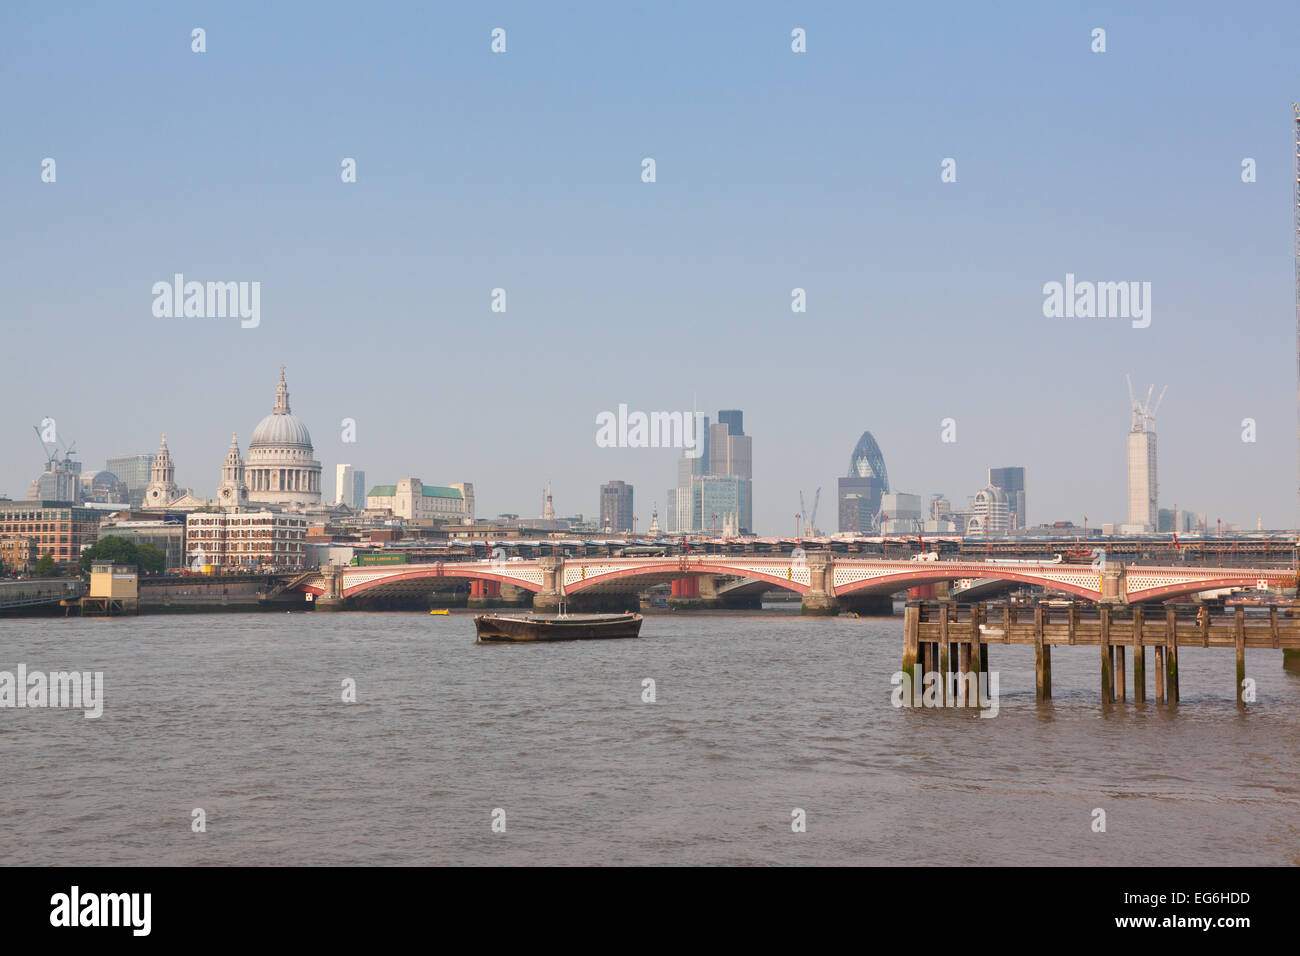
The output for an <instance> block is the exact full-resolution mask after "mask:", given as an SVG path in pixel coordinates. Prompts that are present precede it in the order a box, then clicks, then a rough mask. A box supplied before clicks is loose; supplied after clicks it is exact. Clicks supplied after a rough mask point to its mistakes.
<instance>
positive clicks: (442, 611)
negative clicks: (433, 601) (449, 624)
mask: <svg viewBox="0 0 1300 956" xmlns="http://www.w3.org/2000/svg"><path fill="white" fill-rule="evenodd" d="M429 613H430V614H450V613H451V612H450V611H448V610H447V609H446V608H445V607H442V608H437V607H436V608H434V609H433V610H432V611H430V612H429Z"/></svg>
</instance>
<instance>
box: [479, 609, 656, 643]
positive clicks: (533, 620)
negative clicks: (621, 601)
mask: <svg viewBox="0 0 1300 956" xmlns="http://www.w3.org/2000/svg"><path fill="white" fill-rule="evenodd" d="M641 620H642V618H641V615H640V614H572V615H564V616H560V615H555V616H548V615H525V614H480V615H478V616H477V617H475V618H474V627H475V629H476V630H477V631H478V640H479V643H480V644H512V643H525V642H536V641H592V640H601V639H604V638H619V637H637V636H639V635H640V633H641Z"/></svg>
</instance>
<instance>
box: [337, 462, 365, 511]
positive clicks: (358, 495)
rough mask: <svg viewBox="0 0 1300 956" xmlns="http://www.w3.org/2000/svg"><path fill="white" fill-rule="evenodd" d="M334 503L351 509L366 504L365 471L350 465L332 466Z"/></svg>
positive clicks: (362, 506) (359, 507)
mask: <svg viewBox="0 0 1300 956" xmlns="http://www.w3.org/2000/svg"><path fill="white" fill-rule="evenodd" d="M334 503H335V504H336V505H347V506H348V507H349V508H351V509H352V510H353V511H361V510H362V509H363V508H365V506H366V473H365V472H364V471H359V470H358V469H356V468H353V467H352V466H351V465H335V467H334Z"/></svg>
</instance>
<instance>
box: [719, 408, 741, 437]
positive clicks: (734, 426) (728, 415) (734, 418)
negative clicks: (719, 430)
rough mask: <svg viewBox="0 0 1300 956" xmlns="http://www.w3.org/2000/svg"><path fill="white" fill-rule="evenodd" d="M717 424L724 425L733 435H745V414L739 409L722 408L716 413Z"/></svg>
mask: <svg viewBox="0 0 1300 956" xmlns="http://www.w3.org/2000/svg"><path fill="white" fill-rule="evenodd" d="M718 424H719V425H726V426H727V430H728V431H729V432H730V433H731V434H733V435H743V434H745V413H744V412H742V411H741V410H740V409H739V408H724V409H722V411H720V412H718Z"/></svg>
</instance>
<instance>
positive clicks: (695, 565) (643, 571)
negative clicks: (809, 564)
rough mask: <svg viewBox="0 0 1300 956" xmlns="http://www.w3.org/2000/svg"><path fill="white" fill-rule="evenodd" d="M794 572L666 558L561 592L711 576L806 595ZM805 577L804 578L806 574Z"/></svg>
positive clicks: (608, 573) (604, 573)
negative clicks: (763, 584) (782, 573)
mask: <svg viewBox="0 0 1300 956" xmlns="http://www.w3.org/2000/svg"><path fill="white" fill-rule="evenodd" d="M795 570H796V569H793V568H791V569H789V573H788V576H782V575H781V574H780V572H779V566H778V565H776V564H774V565H773V567H772V568H771V569H761V568H755V567H752V566H750V565H748V564H747V565H745V566H738V565H728V564H726V563H723V562H718V561H698V562H696V561H691V562H682V561H680V560H676V559H668V560H665V561H661V562H656V563H654V564H646V565H640V566H635V567H626V568H618V567H616V568H613V569H611V570H598V571H597V573H593V574H590V575H588V576H586V577H583V578H579V579H577V580H574V581H569V582H568V583H566V584H565V587H564V592H565V594H580V593H582V592H583V591H588V590H592V589H594V588H599V587H600V586H601V585H605V584H610V583H611V582H614V581H624V582H626V583H627V584H645V585H646V586H647V587H648V586H650V585H653V584H663V583H666V582H669V581H675V580H677V579H678V578H688V577H704V576H710V577H734V578H747V579H750V580H753V581H762V582H764V583H765V584H768V585H771V586H773V587H781V588H786V589H787V590H790V591H794V592H795V593H796V594H807V593H808V591H809V590H810V588H809V586H808V584H806V583H804V582H802V581H799V580H798V579H797V578H796V576H795V573H794V572H795ZM804 576H806V573H805V575H804Z"/></svg>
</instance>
